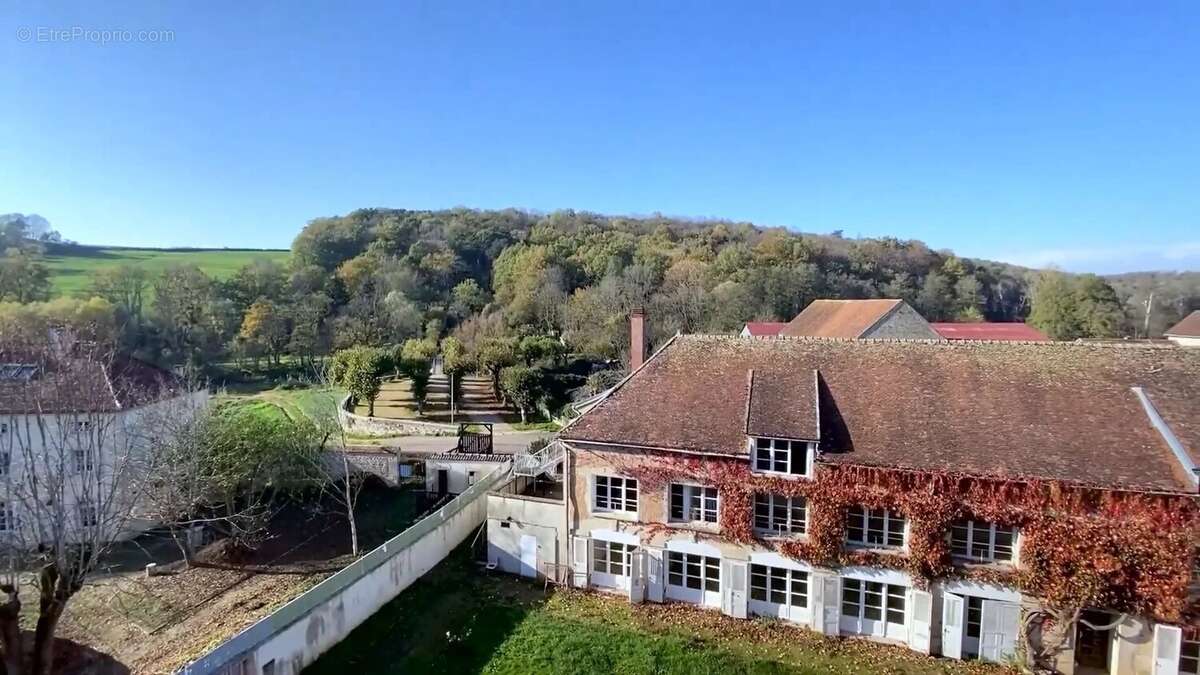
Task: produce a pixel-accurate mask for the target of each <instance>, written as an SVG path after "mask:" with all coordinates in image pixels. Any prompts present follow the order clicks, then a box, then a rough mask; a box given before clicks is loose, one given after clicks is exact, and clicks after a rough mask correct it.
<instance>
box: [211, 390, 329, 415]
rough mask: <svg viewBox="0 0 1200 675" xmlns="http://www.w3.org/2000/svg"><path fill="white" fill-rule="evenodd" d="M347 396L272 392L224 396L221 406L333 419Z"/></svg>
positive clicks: (264, 412) (274, 413) (327, 391)
mask: <svg viewBox="0 0 1200 675" xmlns="http://www.w3.org/2000/svg"><path fill="white" fill-rule="evenodd" d="M345 395H346V392H345V391H344V390H342V389H336V388H334V389H326V388H323V387H310V388H307V389H269V390H267V391H263V392H259V393H257V394H252V395H244V394H224V395H221V396H219V397H217V404H218V405H222V406H236V407H237V409H238V410H239V412H253V413H255V414H260V415H271V416H275V415H278V416H279V417H281V418H282V417H290V418H292V419H298V418H301V417H309V418H313V419H331V418H333V417H336V415H337V405H338V403H339V402H340V401H341V400H342V398H343V397H344V396H345Z"/></svg>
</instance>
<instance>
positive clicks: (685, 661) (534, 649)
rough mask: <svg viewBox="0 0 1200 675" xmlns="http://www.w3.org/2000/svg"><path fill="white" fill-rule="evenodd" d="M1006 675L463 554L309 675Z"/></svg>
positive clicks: (993, 669) (331, 653)
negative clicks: (545, 584)
mask: <svg viewBox="0 0 1200 675" xmlns="http://www.w3.org/2000/svg"><path fill="white" fill-rule="evenodd" d="M346 672H355V673H424V672H439V673H494V674H506V675H507V674H513V675H515V674H518V673H522V674H523V673H580V674H583V673H679V674H680V675H684V674H687V675H692V674H694V673H714V674H715V673H722V674H724V673H764V674H765V673H797V674H799V673H804V674H808V673H812V674H814V675H815V674H817V673H845V674H847V675H850V674H860V673H862V674H870V673H880V674H882V673H910V674H913V675H927V674H928V675H932V674H934V673H1000V672H1006V671H1005V670H1004V669H1002V668H1000V667H998V666H985V665H981V664H973V663H965V662H960V661H947V660H939V659H934V658H929V657H925V656H921V655H919V654H915V653H913V652H911V651H909V650H907V649H904V648H902V647H893V646H886V645H879V644H874V643H869V642H866V641H862V640H849V639H837V638H826V637H823V636H820V635H818V634H816V633H813V632H811V631H807V630H804V629H801V628H796V627H793V626H788V625H785V624H783V623H781V622H778V621H765V620H754V621H742V620H737V619H730V618H728V617H725V616H722V615H721V614H719V613H717V612H714V611H705V610H700V609H697V608H694V607H691V606H687V605H679V604H668V605H654V604H647V605H640V606H636V607H635V606H631V605H630V604H629V603H628V602H626V601H625V600H624V599H622V598H619V597H615V596H608V595H601V594H595V593H580V592H575V591H558V592H552V593H551V594H550V595H548V596H547V595H544V594H543V593H542V588H541V586H540V585H538V584H531V583H527V582H525V581H522V580H519V579H516V578H512V577H508V576H503V575H493V576H488V575H485V574H484V573H483V572H482V571H481V570H479V569H478V568H477V567H476V565H475V564H474V563H473V562H471V561H470V559H469V558H468V556H467V554H466V552H465V550H463V549H460V550H458V551H456V552H455V553H454V554H452V555H451V557H450V558H448V559H447V560H445V561H443V563H442V564H441V565H439V566H438V567H436V568H435V569H434V570H432V571H431V572H430V573H429V574H427V575H426V576H425V577H424V578H422V579H421V580H420V581H418V582H417V583H415V584H413V586H411V587H410V588H409V589H408V590H407V591H405V592H404V593H402V594H401V595H400V597H398V598H397V599H396V600H393V601H392V602H391V603H389V604H388V605H386V606H385V607H384V608H383V609H381V610H380V611H379V612H378V613H376V614H375V616H373V617H372V618H371V619H370V620H368V621H367V622H366V623H364V624H363V625H362V626H359V627H358V628H357V629H356V630H355V631H354V632H353V633H351V635H350V636H349V637H348V638H347V639H346V640H344V641H343V642H342V643H341V644H339V645H338V646H337V647H335V648H334V649H332V650H331V651H329V652H328V653H327V654H325V656H323V657H322V658H321V659H320V660H318V661H317V662H316V663H314V664H313V665H312V666H310V667H309V668H308V669H306V670H305V673H306V675H325V674H328V675H338V674H340V673H346Z"/></svg>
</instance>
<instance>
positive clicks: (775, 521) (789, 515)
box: [754, 493, 808, 534]
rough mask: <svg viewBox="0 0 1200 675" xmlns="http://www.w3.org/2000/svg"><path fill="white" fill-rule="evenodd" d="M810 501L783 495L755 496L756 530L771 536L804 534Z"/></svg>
mask: <svg viewBox="0 0 1200 675" xmlns="http://www.w3.org/2000/svg"><path fill="white" fill-rule="evenodd" d="M807 522H808V500H806V499H805V498H804V497H784V496H783V495H772V494H761V493H760V494H756V495H754V529H756V530H758V531H759V532H763V533H769V534H804V531H805V528H806V526H807Z"/></svg>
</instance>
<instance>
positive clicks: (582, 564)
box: [571, 537, 592, 588]
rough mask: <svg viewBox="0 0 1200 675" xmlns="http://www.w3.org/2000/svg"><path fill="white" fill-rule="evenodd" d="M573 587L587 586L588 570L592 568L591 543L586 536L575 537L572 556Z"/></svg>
mask: <svg viewBox="0 0 1200 675" xmlns="http://www.w3.org/2000/svg"><path fill="white" fill-rule="evenodd" d="M572 568H573V569H572V570H571V571H572V572H574V579H575V588H587V586H588V572H589V571H591V569H592V543H591V541H589V540H588V538H587V537H575V551H574V558H572Z"/></svg>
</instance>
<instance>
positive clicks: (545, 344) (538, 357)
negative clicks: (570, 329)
mask: <svg viewBox="0 0 1200 675" xmlns="http://www.w3.org/2000/svg"><path fill="white" fill-rule="evenodd" d="M565 351H566V349H565V348H564V347H563V345H562V343H561V342H559V341H558V339H557V338H554V337H552V336H550V335H526V336H525V337H523V338H521V341H520V342H518V343H517V354H518V355H519V356H520V358H521V361H522V362H524V364H525V365H527V366H532V365H533V364H534V363H537V362H538V361H542V360H547V361H551V362H554V361H557V360H558V359H559V358H560V357H561V356H562V355H563V353H564V352H565Z"/></svg>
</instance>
